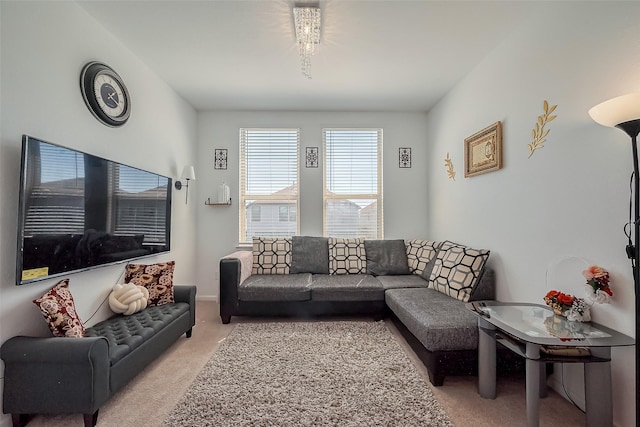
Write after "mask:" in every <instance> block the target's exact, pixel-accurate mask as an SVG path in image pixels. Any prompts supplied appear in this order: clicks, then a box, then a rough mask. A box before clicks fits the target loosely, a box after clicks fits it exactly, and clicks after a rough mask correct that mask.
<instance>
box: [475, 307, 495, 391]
mask: <svg viewBox="0 0 640 427" xmlns="http://www.w3.org/2000/svg"><path fill="white" fill-rule="evenodd" d="M478 391H479V393H480V397H483V398H485V399H495V398H496V327H495V326H493V325H492V324H491V323H489V322H487V321H486V320H484V319H482V318H478Z"/></svg>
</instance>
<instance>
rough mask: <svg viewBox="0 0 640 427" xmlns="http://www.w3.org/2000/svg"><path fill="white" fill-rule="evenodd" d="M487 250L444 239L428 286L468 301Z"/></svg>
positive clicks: (485, 259) (478, 276)
mask: <svg viewBox="0 0 640 427" xmlns="http://www.w3.org/2000/svg"><path fill="white" fill-rule="evenodd" d="M488 258H489V251H488V250H486V249H472V248H469V247H466V246H463V245H459V244H457V243H453V242H449V241H445V242H444V243H443V244H442V246H441V247H440V250H439V251H438V255H437V256H436V260H435V263H434V265H433V270H432V272H431V277H430V278H429V287H430V288H433V289H435V290H437V291H438V292H442V293H443V294H446V295H449V296H451V297H453V298H456V299H458V300H460V301H465V302H466V301H469V297H470V296H471V294H472V293H473V290H474V288H475V287H476V285H477V284H478V279H479V278H480V274H481V272H482V268H483V267H484V265H485V263H486V262H487V259H488Z"/></svg>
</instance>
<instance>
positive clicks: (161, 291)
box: [124, 261, 176, 307]
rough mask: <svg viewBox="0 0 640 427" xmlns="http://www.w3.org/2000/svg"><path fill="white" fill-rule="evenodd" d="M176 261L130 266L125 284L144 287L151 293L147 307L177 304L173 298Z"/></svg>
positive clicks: (126, 272)
mask: <svg viewBox="0 0 640 427" xmlns="http://www.w3.org/2000/svg"><path fill="white" fill-rule="evenodd" d="M175 266H176V263H175V261H169V262H163V263H157V264H149V265H147V264H128V265H127V266H126V267H125V276H124V282H125V283H133V284H134V285H138V286H144V287H145V288H147V290H148V291H149V300H148V301H147V306H148V307H152V306H154V305H164V304H169V303H171V302H175V300H174V298H173V270H174V269H175Z"/></svg>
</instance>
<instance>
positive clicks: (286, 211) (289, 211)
mask: <svg viewBox="0 0 640 427" xmlns="http://www.w3.org/2000/svg"><path fill="white" fill-rule="evenodd" d="M279 220H280V221H291V222H295V221H296V208H295V206H280V214H279Z"/></svg>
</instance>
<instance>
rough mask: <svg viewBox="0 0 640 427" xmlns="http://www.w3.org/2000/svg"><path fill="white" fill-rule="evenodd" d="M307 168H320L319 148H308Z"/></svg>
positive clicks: (306, 156)
mask: <svg viewBox="0 0 640 427" xmlns="http://www.w3.org/2000/svg"><path fill="white" fill-rule="evenodd" d="M305 166H306V167H308V168H317V167H318V147H307V150H306V155H305Z"/></svg>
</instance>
